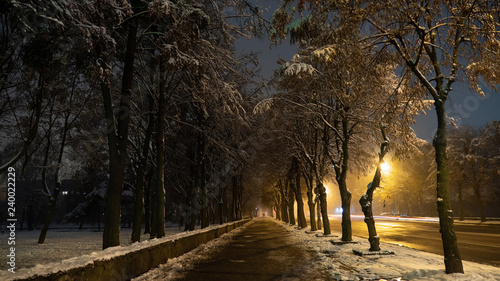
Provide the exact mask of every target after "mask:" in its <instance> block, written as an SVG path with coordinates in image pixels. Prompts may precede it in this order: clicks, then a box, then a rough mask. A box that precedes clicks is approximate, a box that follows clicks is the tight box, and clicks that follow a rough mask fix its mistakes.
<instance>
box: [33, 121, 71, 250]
mask: <svg viewBox="0 0 500 281" xmlns="http://www.w3.org/2000/svg"><path fill="white" fill-rule="evenodd" d="M69 117H70V114H69V113H66V116H65V117H64V127H63V131H62V136H61V144H60V147H59V154H58V156H57V168H56V170H55V172H54V173H55V174H54V180H55V188H54V194H53V195H51V196H50V198H49V205H48V207H47V215H46V216H45V222H44V224H43V227H42V230H41V231H40V236H39V237H38V244H43V243H45V238H46V236H47V231H48V230H49V226H50V224H51V223H52V219H53V218H54V212H55V210H56V204H57V199H58V198H59V193H60V191H61V180H60V178H59V169H60V168H59V167H61V164H62V159H63V154H64V147H65V146H66V138H67V136H68V131H69V126H70V125H69ZM49 135H50V133H49ZM49 142H50V138H49ZM48 145H49V144H48ZM48 151H49V147H47V152H48ZM46 159H47V158H46ZM44 173H45V172H44ZM44 184H46V182H45V181H44ZM47 191H49V190H47Z"/></svg>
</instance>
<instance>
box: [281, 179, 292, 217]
mask: <svg viewBox="0 0 500 281" xmlns="http://www.w3.org/2000/svg"><path fill="white" fill-rule="evenodd" d="M279 185H280V186H279V189H280V195H281V220H282V221H283V222H285V223H289V222H290V220H289V219H288V202H287V201H288V196H287V194H286V193H285V188H286V187H285V185H284V183H283V180H281V179H280V181H279Z"/></svg>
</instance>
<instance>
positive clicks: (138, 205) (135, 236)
mask: <svg viewBox="0 0 500 281" xmlns="http://www.w3.org/2000/svg"><path fill="white" fill-rule="evenodd" d="M148 100H149V108H150V110H151V112H154V111H153V107H154V105H153V104H154V101H153V98H152V97H151V95H148ZM153 121H154V114H153V113H150V115H149V117H148V126H147V128H146V133H145V136H144V144H143V147H142V153H141V156H140V160H139V167H138V168H137V181H136V186H135V203H134V222H133V226H132V237H131V241H132V242H139V241H141V228H142V209H143V208H144V185H145V178H144V176H145V173H146V166H147V163H148V156H149V146H150V144H151V137H152V135H153V127H154V126H153Z"/></svg>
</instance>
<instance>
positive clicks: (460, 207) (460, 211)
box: [458, 185, 465, 221]
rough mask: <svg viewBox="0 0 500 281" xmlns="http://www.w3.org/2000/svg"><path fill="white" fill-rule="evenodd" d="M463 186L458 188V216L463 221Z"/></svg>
mask: <svg viewBox="0 0 500 281" xmlns="http://www.w3.org/2000/svg"><path fill="white" fill-rule="evenodd" d="M462 192H463V186H462V185H460V186H459V187H458V215H459V217H460V218H459V220H460V221H463V220H464V219H465V218H464V199H463V194H462Z"/></svg>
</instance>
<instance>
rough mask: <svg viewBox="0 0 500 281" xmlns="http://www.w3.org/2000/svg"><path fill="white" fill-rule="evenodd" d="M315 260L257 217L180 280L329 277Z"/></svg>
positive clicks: (275, 226)
mask: <svg viewBox="0 0 500 281" xmlns="http://www.w3.org/2000/svg"><path fill="white" fill-rule="evenodd" d="M317 263H318V257H317V256H316V254H315V253H314V252H313V251H311V250H310V249H308V248H307V247H306V246H304V245H302V244H301V243H300V242H299V241H298V240H296V238H294V237H292V236H291V234H290V233H289V232H288V231H286V230H285V229H283V228H282V227H280V226H279V225H278V224H277V223H275V222H274V220H273V219H269V218H268V219H266V218H257V219H254V220H253V221H252V222H251V223H250V224H249V225H248V226H246V227H245V229H244V230H242V231H241V232H240V233H239V234H238V235H236V236H234V237H233V239H232V240H231V242H230V243H229V244H228V245H227V246H226V247H224V249H222V250H219V251H216V252H215V253H214V255H213V256H210V258H209V259H208V260H204V261H201V262H200V263H197V264H195V265H194V266H193V267H192V269H191V270H190V271H189V272H187V273H186V274H185V275H184V279H182V280H189V281H196V280H200V281H201V280H203V281H208V280H217V281H221V280H234V281H237V280H245V281H247V280H329V279H328V278H327V275H326V274H324V273H322V272H321V270H319V269H318V268H319V267H318V266H317Z"/></svg>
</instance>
